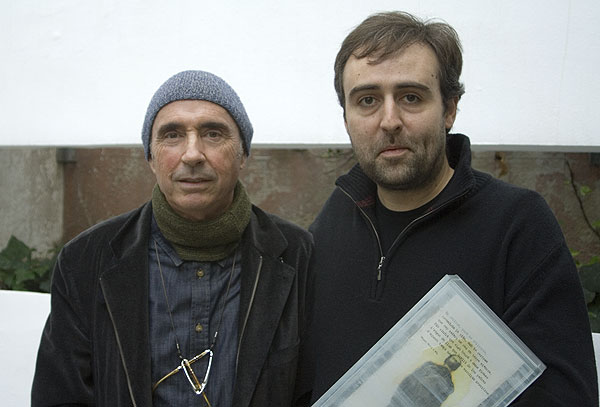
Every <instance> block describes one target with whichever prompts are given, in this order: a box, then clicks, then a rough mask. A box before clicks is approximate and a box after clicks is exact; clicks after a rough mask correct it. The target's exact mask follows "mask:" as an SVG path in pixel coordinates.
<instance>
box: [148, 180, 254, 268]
mask: <svg viewBox="0 0 600 407" xmlns="http://www.w3.org/2000/svg"><path fill="white" fill-rule="evenodd" d="M152 211H153V213H154V218H155V219H156V223H157V224H158V227H159V228H160V231H161V232H162V234H163V235H164V236H165V238H166V239H167V240H168V241H169V242H170V243H171V244H172V245H173V248H174V249H175V251H176V252H177V254H179V257H181V258H182V259H183V260H194V261H218V260H222V259H224V258H226V257H227V256H229V255H230V254H231V253H233V251H234V250H235V248H236V247H237V245H238V243H239V242H240V240H241V238H242V233H243V232H244V230H245V229H246V226H248V222H250V213H251V211H252V204H251V203H250V199H249V198H248V195H247V194H246V190H245V189H244V186H243V185H242V184H241V183H240V182H239V181H238V183H237V185H236V186H235V191H234V194H233V202H232V204H231V207H230V208H229V210H228V211H227V212H225V213H224V214H222V215H221V216H219V217H218V218H216V219H211V220H206V221H191V220H189V219H186V218H184V217H182V216H180V215H179V214H177V213H176V212H175V211H174V210H173V208H171V206H170V205H169V204H168V203H167V200H166V198H165V196H164V194H163V193H162V191H161V190H160V188H159V187H158V184H157V185H155V186H154V190H153V191H152Z"/></svg>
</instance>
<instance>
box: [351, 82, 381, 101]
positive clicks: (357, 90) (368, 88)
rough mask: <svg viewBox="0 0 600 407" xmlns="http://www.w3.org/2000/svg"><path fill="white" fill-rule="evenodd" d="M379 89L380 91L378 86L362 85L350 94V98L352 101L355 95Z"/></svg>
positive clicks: (353, 89)
mask: <svg viewBox="0 0 600 407" xmlns="http://www.w3.org/2000/svg"><path fill="white" fill-rule="evenodd" d="M378 89H379V86H378V85H361V86H357V87H355V88H352V89H351V90H350V93H348V97H349V98H350V99H352V97H353V96H354V95H356V94H357V93H360V92H364V91H366V90H378Z"/></svg>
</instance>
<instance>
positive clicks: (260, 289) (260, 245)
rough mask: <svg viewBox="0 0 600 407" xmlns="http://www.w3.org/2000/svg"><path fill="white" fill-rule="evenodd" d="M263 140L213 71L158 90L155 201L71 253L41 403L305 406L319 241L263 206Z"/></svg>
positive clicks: (63, 267)
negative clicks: (250, 184)
mask: <svg viewBox="0 0 600 407" xmlns="http://www.w3.org/2000/svg"><path fill="white" fill-rule="evenodd" d="M252 133H253V130H252V126H251V124H250V121H249V119H248V117H247V115H246V111H245V109H244V107H243V105H242V103H241V101H240V99H239V98H238V96H237V94H236V93H235V92H234V90H233V89H232V88H231V87H230V86H229V85H228V84H227V83H226V82H224V81H223V80H222V79H221V78H219V77H217V76H215V75H213V74H210V73H207V72H202V71H185V72H181V73H179V74H177V75H175V76H173V77H171V78H170V79H169V80H167V81H166V82H165V83H164V84H163V85H162V86H161V87H160V88H159V89H158V91H157V92H156V93H155V94H154V97H153V98H152V100H151V102H150V105H149V107H148V110H147V113H146V117H145V121H144V126H143V131H142V141H143V145H144V150H145V154H146V158H147V160H148V162H149V164H150V168H151V169H152V172H153V173H154V174H155V176H156V181H157V184H156V186H155V188H154V191H153V194H152V199H151V201H150V202H148V203H146V204H145V205H143V206H142V207H140V208H138V209H136V210H133V211H131V212H129V213H126V214H123V215H120V216H117V217H115V218H113V219H110V220H108V221H105V222H103V223H101V224H99V225H96V226H94V227H92V228H91V229H89V230H87V231H85V232H83V233H82V234H81V235H79V236H78V237H76V238H75V239H74V240H72V241H71V242H69V243H68V244H67V245H66V246H65V247H64V249H63V250H62V252H61V254H60V255H59V258H58V262H57V265H56V268H55V270H54V277H53V285H52V312H51V314H50V316H49V318H48V322H47V324H46V327H45V329H44V332H43V336H42V341H41V344H40V349H39V354H38V360H37V368H36V374H35V378H34V383H33V389H32V405H33V406H54V405H98V406H111V407H112V406H131V405H136V406H150V405H153V406H191V405H198V406H215V407H216V406H218V407H223V406H236V407H237V406H239V407H241V406H261V407H262V406H285V405H291V404H292V402H293V398H294V383H295V377H296V370H297V369H296V366H297V359H298V348H299V343H300V342H301V339H302V337H303V334H304V323H305V314H306V309H305V307H306V303H305V298H306V292H307V286H308V283H309V275H308V263H309V259H310V256H311V251H312V240H311V237H310V235H309V234H308V233H307V232H305V231H303V230H301V229H300V228H298V227H296V226H294V225H292V224H290V223H288V222H286V221H284V220H282V219H279V218H277V217H275V216H273V215H270V214H267V213H265V212H263V211H261V210H260V209H259V208H257V207H255V206H253V205H252V204H251V203H250V200H249V198H248V196H247V195H246V191H245V190H244V187H243V186H242V184H241V183H240V182H239V180H238V178H239V174H240V170H241V169H242V168H243V167H244V165H245V163H246V159H247V157H248V154H249V152H250V145H251V140H252Z"/></svg>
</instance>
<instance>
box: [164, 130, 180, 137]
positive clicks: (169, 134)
mask: <svg viewBox="0 0 600 407" xmlns="http://www.w3.org/2000/svg"><path fill="white" fill-rule="evenodd" d="M177 137H179V134H178V133H177V132H175V131H170V132H168V133H165V135H164V136H163V138H165V139H175V138H177Z"/></svg>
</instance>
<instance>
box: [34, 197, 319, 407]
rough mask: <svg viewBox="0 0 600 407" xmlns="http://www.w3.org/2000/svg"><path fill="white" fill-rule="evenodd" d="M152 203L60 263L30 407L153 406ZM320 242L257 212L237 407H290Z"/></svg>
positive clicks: (245, 290)
mask: <svg viewBox="0 0 600 407" xmlns="http://www.w3.org/2000/svg"><path fill="white" fill-rule="evenodd" d="M151 216H152V207H151V204H150V203H147V204H145V205H144V206H142V207H141V208H139V209H137V210H134V211H131V212H129V213H126V214H123V215H121V216H118V217H116V218H113V219H111V220H108V221H106V222H103V223H101V224H99V225H96V226H94V227H92V228H91V229H89V230H87V231H86V232H83V233H82V234H81V235H80V236H78V237H76V238H75V239H74V240H72V241H71V242H69V243H68V244H67V245H66V246H65V247H64V248H63V250H62V252H61V253H60V255H59V258H58V262H57V265H56V268H55V270H54V276H53V284H52V311H51V313H50V316H49V318H48V321H47V323H46V327H45V329H44V331H43V334H42V341H41V345H40V350H39V354H38V360H37V368H36V374H35V378H34V382H33V389H32V406H55V405H95V406H107V407H116V406H140V407H145V406H151V405H152V396H151V386H152V384H151V378H150V344H149V328H148V254H147V247H148V239H149V237H150V222H151ZM311 252H312V238H311V236H310V235H309V234H308V233H307V232H306V231H304V230H302V229H300V228H299V227H297V226H294V225H292V224H291V223H289V222H286V221H284V220H282V219H279V218H277V217H275V216H273V215H269V214H266V213H264V212H263V211H261V210H260V209H258V208H256V207H253V210H252V216H251V220H250V224H249V225H248V227H247V228H246V230H245V232H244V235H243V237H242V282H241V294H240V296H241V297H240V312H239V326H240V330H239V332H240V333H239V335H240V338H239V347H238V349H237V353H238V370H237V375H236V382H235V390H234V397H233V405H234V406H235V407H247V406H254V407H264V406H286V405H291V404H292V398H293V392H294V383H295V377H296V370H297V362H298V352H299V344H300V341H301V338H302V337H303V334H304V324H305V316H306V313H307V310H306V306H307V304H306V301H305V299H306V296H307V287H308V285H309V274H308V273H309V259H310V256H311Z"/></svg>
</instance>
